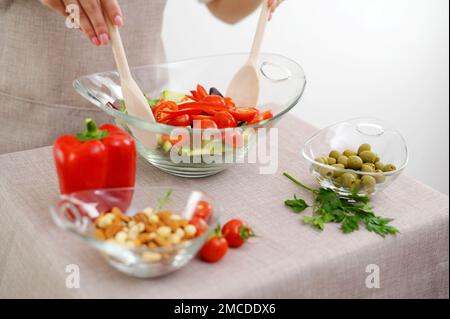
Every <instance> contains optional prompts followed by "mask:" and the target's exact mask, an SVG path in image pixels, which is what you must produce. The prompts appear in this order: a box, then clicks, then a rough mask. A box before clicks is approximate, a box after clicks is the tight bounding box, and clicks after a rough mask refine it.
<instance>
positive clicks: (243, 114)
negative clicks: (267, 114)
mask: <svg viewBox="0 0 450 319" xmlns="http://www.w3.org/2000/svg"><path fill="white" fill-rule="evenodd" d="M229 112H230V113H231V115H233V116H234V118H235V119H236V121H243V122H247V121H251V120H253V119H254V118H255V116H256V115H258V109H256V108H254V107H238V108H237V109H235V110H230V111H229Z"/></svg>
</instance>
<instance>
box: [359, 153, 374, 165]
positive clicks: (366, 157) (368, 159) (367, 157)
mask: <svg viewBox="0 0 450 319" xmlns="http://www.w3.org/2000/svg"><path fill="white" fill-rule="evenodd" d="M359 156H360V157H361V159H362V160H363V161H364V163H375V161H376V159H377V154H375V153H374V152H372V151H364V152H362V153H361V154H359Z"/></svg>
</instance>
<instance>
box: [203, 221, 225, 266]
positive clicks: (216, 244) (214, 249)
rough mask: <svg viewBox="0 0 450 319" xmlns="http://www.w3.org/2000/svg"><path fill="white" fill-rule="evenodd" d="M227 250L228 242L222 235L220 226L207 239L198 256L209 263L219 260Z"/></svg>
mask: <svg viewBox="0 0 450 319" xmlns="http://www.w3.org/2000/svg"><path fill="white" fill-rule="evenodd" d="M227 252H228V242H227V240H226V239H225V238H224V237H223V236H222V232H221V231H220V226H219V227H218V229H217V230H216V234H215V235H214V236H213V237H212V238H211V239H209V240H208V241H207V242H206V243H205V244H204V245H203V247H202V249H201V250H200V257H201V258H202V259H203V260H204V261H206V262H209V263H215V262H218V261H219V260H221V259H222V258H223V257H224V256H225V255H226V254H227Z"/></svg>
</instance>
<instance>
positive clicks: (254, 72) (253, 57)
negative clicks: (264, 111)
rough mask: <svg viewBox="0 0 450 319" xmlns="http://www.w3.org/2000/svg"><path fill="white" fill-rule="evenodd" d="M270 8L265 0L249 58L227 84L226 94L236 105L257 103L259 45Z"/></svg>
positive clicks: (253, 105) (250, 105)
mask: <svg viewBox="0 0 450 319" xmlns="http://www.w3.org/2000/svg"><path fill="white" fill-rule="evenodd" d="M269 15H270V8H269V6H268V5H267V1H264V4H263V5H262V9H261V16H260V18H259V23H258V28H257V30H256V35H255V39H254V40H253V47H252V51H251V53H250V58H249V60H248V61H247V63H245V65H244V66H243V67H242V68H241V69H240V70H239V71H238V72H237V73H236V75H235V76H234V78H233V80H232V81H231V83H230V85H229V86H228V91H227V96H230V97H232V98H233V100H234V101H235V102H236V104H237V105H239V106H241V107H255V106H257V105H258V99H259V91H260V75H259V74H260V73H259V70H258V58H259V53H260V51H261V45H262V41H263V37H264V32H265V30H266V26H267V22H268V20H269Z"/></svg>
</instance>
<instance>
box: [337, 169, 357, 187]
mask: <svg viewBox="0 0 450 319" xmlns="http://www.w3.org/2000/svg"><path fill="white" fill-rule="evenodd" d="M341 180H342V186H344V187H347V188H352V187H353V186H355V184H356V180H357V179H356V178H355V176H354V175H353V174H350V173H345V174H343V175H342V176H341Z"/></svg>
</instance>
